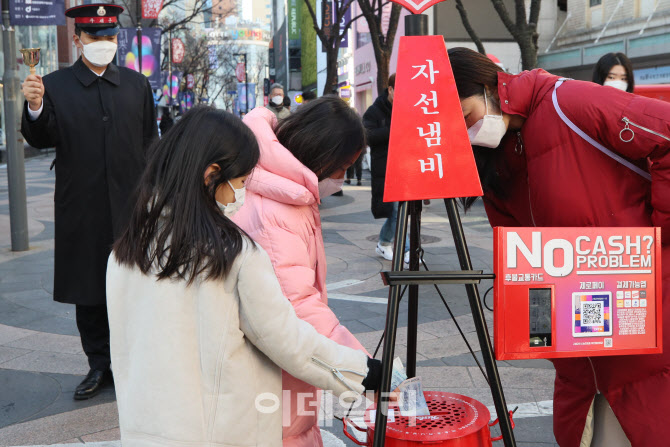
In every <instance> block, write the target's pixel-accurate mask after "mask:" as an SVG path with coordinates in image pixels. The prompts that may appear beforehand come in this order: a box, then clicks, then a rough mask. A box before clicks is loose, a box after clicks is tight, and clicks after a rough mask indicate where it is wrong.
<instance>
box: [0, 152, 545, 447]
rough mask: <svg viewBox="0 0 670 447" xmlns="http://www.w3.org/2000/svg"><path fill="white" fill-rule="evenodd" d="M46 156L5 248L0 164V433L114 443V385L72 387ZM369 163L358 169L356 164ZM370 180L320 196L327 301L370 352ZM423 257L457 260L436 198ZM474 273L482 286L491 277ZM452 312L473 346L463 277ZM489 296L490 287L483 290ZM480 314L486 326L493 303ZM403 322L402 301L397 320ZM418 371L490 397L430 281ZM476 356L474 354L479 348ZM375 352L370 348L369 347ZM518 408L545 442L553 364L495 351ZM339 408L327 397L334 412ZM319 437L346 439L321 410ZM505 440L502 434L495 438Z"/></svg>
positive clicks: (442, 264) (474, 245) (382, 290)
mask: <svg viewBox="0 0 670 447" xmlns="http://www.w3.org/2000/svg"><path fill="white" fill-rule="evenodd" d="M50 163H51V157H39V158H35V159H30V160H27V161H26V181H27V194H28V217H29V231H30V250H29V251H27V252H20V253H14V252H11V251H10V227H9V205H8V193H7V172H6V168H5V167H4V166H2V165H0V445H1V446H5V445H6V446H27V445H29V446H37V445H51V444H58V443H64V444H70V445H71V444H73V443H74V444H87V445H92V446H97V447H112V446H114V447H117V446H119V445H120V443H119V442H118V439H119V430H118V415H117V409H116V403H115V399H114V390H113V388H112V387H108V388H107V389H105V390H104V391H103V392H102V393H101V394H100V395H99V396H97V397H96V398H94V399H92V400H89V401H83V402H81V401H74V400H73V399H72V393H73V391H74V388H75V387H76V386H77V384H78V383H79V382H80V381H81V380H82V378H83V375H84V374H86V372H87V371H88V366H87V362H86V358H85V356H84V354H83V352H82V349H81V345H80V342H79V337H78V332H77V328H76V324H75V321H74V306H71V305H65V304H60V303H55V302H53V301H52V297H51V294H52V283H53V234H54V226H53V190H54V174H53V171H49V165H50ZM365 173H366V174H368V173H367V171H366V172H365ZM369 185H370V183H369V179H368V178H364V181H363V186H360V187H357V186H348V185H345V188H344V191H345V195H344V196H343V197H329V198H327V199H326V200H325V201H324V204H323V205H322V211H321V212H322V222H323V230H324V240H325V242H326V252H327V255H328V284H329V304H330V306H331V307H332V308H333V310H334V312H335V313H336V315H337V316H338V317H339V318H340V320H341V322H342V323H343V324H344V325H345V326H346V327H348V328H349V330H351V331H352V332H353V333H354V334H356V336H357V337H358V339H359V340H360V341H361V342H362V343H363V345H364V346H365V347H366V348H367V349H368V351H369V352H370V353H372V352H374V350H375V348H376V346H377V343H378V342H379V339H380V337H381V335H382V331H383V328H384V323H385V318H386V317H385V314H386V304H385V303H386V298H387V296H388V289H387V288H386V287H384V286H383V284H382V282H381V279H380V276H379V272H380V271H383V270H388V269H390V262H388V261H384V260H382V259H381V258H379V257H377V255H376V254H375V250H374V248H375V245H376V237H377V234H378V232H379V229H380V227H381V223H382V221H375V220H374V219H373V218H372V215H371V214H370V186H369ZM422 219H423V226H422V237H423V239H424V248H425V251H426V254H425V256H424V259H425V261H426V263H427V264H428V266H429V268H430V269H431V270H450V269H451V270H456V269H458V259H457V257H456V253H455V250H454V246H453V241H452V240H451V233H450V231H449V224H448V220H447V218H446V212H445V211H444V206H443V205H442V203H441V202H437V201H433V203H432V204H431V205H430V207H428V208H426V209H425V210H424V214H423V216H422ZM463 223H464V227H465V234H466V237H467V240H468V244H469V248H470V254H471V256H472V259H473V265H474V267H475V268H477V269H483V270H485V271H492V267H493V266H492V232H491V229H490V227H489V225H488V223H487V220H486V216H485V214H484V212H483V208H482V207H481V205H480V204H479V205H476V206H475V207H474V209H473V211H472V212H469V213H468V214H467V215H466V216H464V217H463ZM490 285H491V284H490V282H489V283H483V284H482V285H481V289H480V290H481V293H482V295H483V293H484V292H485V291H486V290H487V289H488V288H489V287H490ZM441 290H442V291H443V293H444V295H445V298H446V301H447V303H448V304H449V306H450V307H451V310H452V312H453V313H454V315H455V316H456V321H457V322H458V323H459V324H460V325H461V328H462V329H463V331H464V332H465V333H466V337H467V339H468V340H469V342H470V344H471V345H472V346H473V348H474V349H475V350H476V351H479V347H478V343H477V337H476V334H475V332H474V325H473V323H472V318H471V314H470V309H469V305H468V302H467V298H466V295H465V291H464V288H463V286H459V285H451V286H442V287H441ZM488 302H489V304H491V303H492V297H491V294H489V296H488ZM486 313H487V320H488V321H489V330H490V331H491V334H492V314H491V313H490V312H488V311H486ZM406 324H407V309H406V305H405V304H404V302H403V304H401V311H400V325H401V326H402V327H405V326H406ZM406 339H407V333H406V329H402V328H401V329H400V330H399V331H398V336H397V345H396V355H399V356H401V358H403V359H404V356H405V351H406V345H405V344H406ZM418 340H419V341H418V354H417V364H418V368H417V375H419V376H421V377H422V380H423V382H424V386H425V387H426V388H427V389H428V390H441V391H449V392H454V393H459V394H465V395H467V396H470V397H473V398H475V399H478V400H480V401H481V402H483V403H484V404H485V405H487V406H490V405H492V403H493V402H492V399H491V396H490V391H489V388H488V386H487V384H486V382H485V380H484V377H483V376H482V374H481V372H480V371H479V369H478V367H477V366H476V364H475V362H474V360H473V359H472V356H471V355H470V354H469V352H468V348H467V346H466V345H465V343H464V342H463V340H462V338H461V336H460V335H459V334H458V331H457V329H456V325H455V323H454V321H453V320H452V319H451V318H450V317H449V314H448V313H447V311H446V309H445V307H444V304H443V303H442V301H441V300H440V298H439V296H438V295H437V293H436V292H435V290H434V289H432V288H430V287H422V288H421V289H420V310H419V333H418ZM477 356H478V357H479V358H480V359H481V355H480V353H478V354H477ZM378 357H379V356H378ZM498 366H499V370H500V375H501V378H502V382H503V386H504V391H505V396H506V399H507V402H508V404H509V405H510V407H514V406H517V405H518V406H519V407H520V408H519V410H518V411H517V413H516V416H515V419H516V422H517V428H516V429H515V434H516V439H517V441H518V445H519V446H554V445H556V444H555V440H554V437H553V434H552V421H551V408H552V402H551V400H552V398H553V379H554V370H553V367H552V366H551V363H549V362H548V361H544V360H534V361H515V362H498ZM343 411H344V410H343V409H341V408H336V409H335V415H336V416H338V415H341V414H342V413H343ZM325 419H326V423H325V426H324V440H325V443H326V445H328V446H342V445H347V446H350V445H354V444H353V443H352V442H351V441H349V440H346V438H345V437H344V435H343V434H342V429H341V423H340V422H339V421H338V420H333V419H332V415H330V414H328V413H326V416H325ZM496 445H502V443H496Z"/></svg>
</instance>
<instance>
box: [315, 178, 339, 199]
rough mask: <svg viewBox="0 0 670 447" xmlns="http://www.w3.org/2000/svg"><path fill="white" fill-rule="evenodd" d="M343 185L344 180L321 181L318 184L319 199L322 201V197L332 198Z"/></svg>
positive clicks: (329, 179) (330, 179) (328, 179)
mask: <svg viewBox="0 0 670 447" xmlns="http://www.w3.org/2000/svg"><path fill="white" fill-rule="evenodd" d="M343 184H344V178H339V179H334V178H330V177H329V178H327V179H323V180H321V181H320V182H319V197H320V198H322V199H323V198H324V197H328V196H332V195H333V194H335V193H336V192H337V191H339V190H341V189H342V185H343Z"/></svg>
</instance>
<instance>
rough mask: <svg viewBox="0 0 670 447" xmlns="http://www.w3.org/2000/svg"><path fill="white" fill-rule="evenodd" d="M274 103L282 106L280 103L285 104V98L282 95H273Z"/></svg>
mask: <svg viewBox="0 0 670 447" xmlns="http://www.w3.org/2000/svg"><path fill="white" fill-rule="evenodd" d="M272 104H274V105H276V106H280V105H282V104H284V98H283V97H281V96H273V97H272Z"/></svg>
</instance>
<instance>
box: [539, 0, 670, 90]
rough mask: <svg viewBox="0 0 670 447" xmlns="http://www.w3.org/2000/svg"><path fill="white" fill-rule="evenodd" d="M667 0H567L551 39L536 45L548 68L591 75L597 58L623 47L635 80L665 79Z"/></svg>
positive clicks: (669, 63)
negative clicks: (547, 44) (541, 46)
mask: <svg viewBox="0 0 670 447" xmlns="http://www.w3.org/2000/svg"><path fill="white" fill-rule="evenodd" d="M668 31H670V0H567V11H566V15H565V19H564V23H563V24H562V28H561V29H560V30H558V31H557V33H556V34H555V36H554V37H552V39H553V45H551V46H550V47H548V48H545V49H544V51H542V50H541V51H540V57H539V60H538V64H539V66H540V67H542V68H545V69H546V70H547V71H550V72H552V73H556V74H559V75H563V76H569V77H572V78H575V79H582V80H590V79H591V76H592V72H593V66H594V65H595V63H596V62H597V61H598V59H599V58H600V57H601V56H602V55H604V54H606V53H610V52H621V53H625V54H626V55H627V56H628V58H629V59H630V60H631V62H632V63H633V68H634V70H635V83H636V84H638V85H640V84H661V83H670V33H669V32H668Z"/></svg>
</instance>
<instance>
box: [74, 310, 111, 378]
mask: <svg viewBox="0 0 670 447" xmlns="http://www.w3.org/2000/svg"><path fill="white" fill-rule="evenodd" d="M77 328H78V329H79V335H80V336H81V346H82V347H83V348H84V352H85V353H86V357H88V365H89V366H90V367H91V369H96V370H100V371H107V370H108V369H109V365H110V363H111V359H110V355H109V320H108V319H107V306H105V305H103V306H81V305H77Z"/></svg>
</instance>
